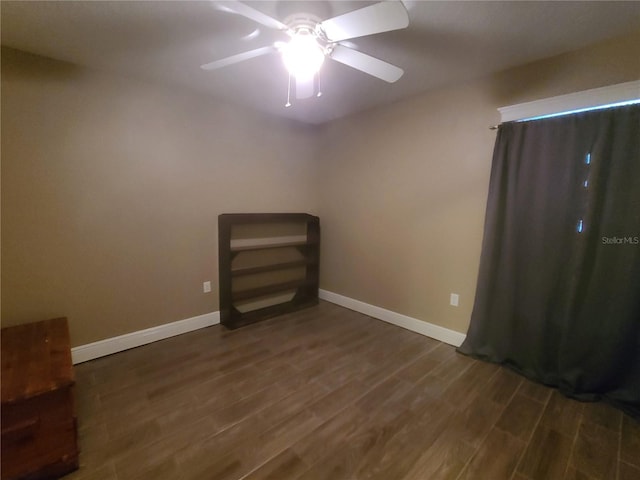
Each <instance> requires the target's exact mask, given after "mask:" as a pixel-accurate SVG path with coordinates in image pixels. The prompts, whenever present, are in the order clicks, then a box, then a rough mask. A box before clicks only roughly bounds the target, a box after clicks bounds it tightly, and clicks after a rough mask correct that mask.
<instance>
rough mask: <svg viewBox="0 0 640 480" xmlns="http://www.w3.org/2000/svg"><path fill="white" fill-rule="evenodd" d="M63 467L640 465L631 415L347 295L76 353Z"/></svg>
mask: <svg viewBox="0 0 640 480" xmlns="http://www.w3.org/2000/svg"><path fill="white" fill-rule="evenodd" d="M76 373H77V390H76V391H77V399H78V417H79V434H80V448H81V455H80V464H81V467H80V470H79V471H77V472H75V473H73V474H71V475H69V476H67V477H65V478H66V479H68V480H88V479H100V480H116V479H117V480H140V479H154V480H162V479H172V480H173V479H183V480H191V479H193V480H196V479H197V480H207V479H212V480H233V479H247V480H248V479H251V480H258V479H260V480H265V479H274V480H288V479H291V480H293V479H305V480H307V479H308V480H320V479H331V480H339V479H365V478H366V479H380V480H400V479H406V480H425V479H480V480H485V479H486V480H500V479H514V480H538V479H541V480H553V479H559V480H563V479H566V480H569V479H571V480H578V479H584V480H598V479H602V480H628V479H639V478H640V425H639V424H638V423H637V422H636V421H634V420H632V419H631V418H629V417H627V416H625V415H624V414H622V413H621V412H620V411H618V410H616V409H613V408H611V407H610V406H608V405H606V404H603V403H595V404H586V403H579V402H576V401H574V400H570V399H567V398H565V397H563V396H562V395H560V394H558V393H557V392H556V391H554V390H553V389H550V388H547V387H544V386H541V385H538V384H535V383H532V382H530V381H528V380H526V379H523V378H521V377H520V376H518V375H516V374H515V373H513V372H511V371H510V370H508V369H505V368H501V367H498V366H495V365H492V364H488V363H484V362H480V361H476V360H473V359H470V358H468V357H465V356H462V355H459V354H457V353H456V352H455V349H454V348H453V347H451V346H449V345H446V344H443V343H440V342H438V341H435V340H432V339H430V338H427V337H423V336H421V335H418V334H415V333H412V332H409V331H407V330H403V329H401V328H398V327H395V326H393V325H389V324H386V323H384V322H381V321H378V320H375V319H372V318H369V317H367V316H365V315H361V314H359V313H356V312H352V311H350V310H346V309H343V308H341V307H338V306H335V305H332V304H329V303H325V302H321V303H320V305H319V306H317V307H313V308H310V309H307V310H304V311H300V312H296V313H293V314H289V315H286V316H282V317H279V318H274V319H271V320H269V321H266V322H262V323H258V324H255V325H251V326H248V327H245V328H242V329H239V330H235V331H228V330H225V329H224V328H223V327H221V326H219V325H218V326H215V327H210V328H206V329H203V330H199V331H196V332H192V333H188V334H185V335H181V336H178V337H174V338H171V339H168V340H164V341H161V342H156V343H153V344H150V345H147V346H144V347H140V348H136V349H133V350H129V351H126V352H122V353H119V354H116V355H112V356H110V357H105V358H101V359H97V360H94V361H91V362H87V363H84V364H81V365H78V366H77V367H76Z"/></svg>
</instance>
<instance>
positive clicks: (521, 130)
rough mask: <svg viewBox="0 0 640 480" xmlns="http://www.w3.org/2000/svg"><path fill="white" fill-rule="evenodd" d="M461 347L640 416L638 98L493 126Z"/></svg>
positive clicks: (576, 395) (567, 391) (574, 394)
mask: <svg viewBox="0 0 640 480" xmlns="http://www.w3.org/2000/svg"><path fill="white" fill-rule="evenodd" d="M459 351H460V352H461V353H464V354H468V355H472V356H474V357H477V358H481V359H485V360H488V361H492V362H497V363H501V364H505V365H508V366H510V367H511V368H513V369H515V370H517V371H519V372H521V373H522V374H524V375H525V376H527V377H529V378H531V379H534V380H537V381H539V382H542V383H544V384H547V385H551V386H556V387H558V388H559V389H560V390H561V391H562V392H563V393H565V394H566V395H569V396H572V397H574V398H578V399H582V400H597V399H600V398H604V399H605V400H607V401H609V402H611V403H613V404H615V405H617V406H618V407H620V408H622V409H624V410H625V411H627V412H628V413H630V414H631V415H633V416H635V417H640V105H631V106H624V107H616V108H609V109H603V110H594V111H589V112H583V113H578V114H569V115H564V116H560V117H555V118H547V119H540V120H532V121H527V122H513V123H506V124H503V125H502V126H501V127H500V129H499V131H498V137H497V140H496V145H495V149H494V154H493V164H492V170H491V181H490V187H489V197H488V200H487V213H486V218H485V231H484V239H483V245H482V255H481V260H480V271H479V275H478V286H477V290H476V298H475V304H474V308H473V314H472V318H471V324H470V327H469V331H468V334H467V338H466V340H465V342H464V343H463V344H462V346H461V347H460V348H459Z"/></svg>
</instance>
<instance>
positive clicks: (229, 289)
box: [218, 213, 320, 329]
mask: <svg viewBox="0 0 640 480" xmlns="http://www.w3.org/2000/svg"><path fill="white" fill-rule="evenodd" d="M278 226H293V227H295V228H298V229H303V230H304V235H285V236H278V237H274V238H270V237H265V236H263V235H260V236H258V237H256V238H252V237H246V236H244V235H241V236H240V237H238V236H237V235H236V233H237V230H238V229H245V234H246V229H247V228H249V230H251V229H254V231H259V230H260V228H266V229H267V230H269V229H270V228H275V227H278ZM292 250H293V251H295V252H296V253H295V254H296V255H297V257H298V258H286V259H284V260H282V259H275V260H273V259H270V258H269V256H270V252H275V251H280V252H284V253H287V252H286V251H288V253H292V252H291V251H292ZM249 252H252V253H251V255H252V259H253V260H256V258H258V259H259V261H258V262H257V263H253V264H249V265H234V263H237V260H238V259H239V258H240V257H241V256H243V255H245V254H247V253H249ZM261 257H262V258H261ZM319 261H320V219H319V218H318V217H316V216H314V215H309V214H306V213H233V214H229V213H227V214H222V215H219V216H218V267H219V290H220V322H221V323H222V324H223V325H224V326H225V327H227V328H231V329H233V328H238V327H241V326H243V325H247V324H250V323H254V322H257V321H260V320H264V319H266V318H271V317H274V316H277V315H281V314H284V313H288V312H292V311H295V310H299V309H301V308H306V307H309V306H312V305H316V304H317V303H318V285H319ZM296 274H297V275H296ZM279 275H284V276H285V278H279ZM287 275H293V276H294V277H295V278H288V277H287ZM245 281H246V282H249V286H246V285H245V286H243V285H242V282H245ZM251 282H253V283H255V284H253V283H251ZM287 292H289V293H290V296H291V295H292V297H291V298H290V299H289V300H286V301H278V299H277V297H274V295H276V294H282V293H287ZM271 300H273V301H277V303H274V304H270V303H269V302H270V301H271ZM251 301H257V302H266V305H265V306H261V307H258V308H255V309H250V310H248V311H241V308H240V304H242V303H243V302H244V304H245V305H246V304H247V303H250V302H251Z"/></svg>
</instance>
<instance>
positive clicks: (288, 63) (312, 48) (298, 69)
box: [200, 1, 409, 107]
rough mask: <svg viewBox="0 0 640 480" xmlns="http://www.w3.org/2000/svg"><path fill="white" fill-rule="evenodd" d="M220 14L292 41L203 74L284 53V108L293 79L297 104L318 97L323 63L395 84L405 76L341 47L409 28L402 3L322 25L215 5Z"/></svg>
mask: <svg viewBox="0 0 640 480" xmlns="http://www.w3.org/2000/svg"><path fill="white" fill-rule="evenodd" d="M213 3H214V4H215V5H216V6H217V7H219V8H220V9H222V10H225V11H228V12H233V13H236V14H238V15H242V16H244V17H246V18H249V19H251V20H253V21H255V22H257V23H259V24H261V25H264V26H265V27H269V28H271V29H275V30H280V31H282V32H283V33H285V34H286V35H288V37H289V39H288V41H287V42H284V41H282V42H275V43H274V44H273V45H268V46H264V47H260V48H256V49H254V50H249V51H246V52H243V53H239V54H237V55H232V56H230V57H226V58H223V59H220V60H216V61H214V62H210V63H206V64H204V65H201V66H200V68H202V69H203V70H216V69H218V68H222V67H226V66H228V65H233V64H235V63H239V62H243V61H245V60H250V59H252V58H255V57H259V56H262V55H268V54H271V53H280V55H281V56H282V60H283V62H284V64H285V67H286V68H287V70H288V71H289V92H288V97H287V104H286V106H287V107H288V106H290V105H291V102H290V98H289V96H290V91H291V77H293V78H294V80H295V93H296V98H308V97H310V96H312V95H313V94H314V93H315V95H316V96H320V95H321V92H320V89H319V75H318V74H319V71H320V67H321V66H322V64H323V62H324V60H325V58H327V57H328V58H330V59H332V60H335V61H337V62H340V63H342V64H344V65H347V66H349V67H351V68H355V69H356V70H360V71H362V72H364V73H367V74H369V75H372V76H374V77H377V78H379V79H382V80H384V81H386V82H389V83H393V82H396V81H397V80H398V79H400V77H402V75H403V73H404V71H403V70H402V69H401V68H399V67H397V66H395V65H392V64H390V63H387V62H385V61H383V60H380V59H378V58H375V57H372V56H371V55H367V54H366V53H362V52H360V51H358V50H355V49H353V48H351V46H347V45H346V44H344V43H341V42H343V41H345V40H350V39H353V38H357V37H363V36H365V35H373V34H376V33H382V32H388V31H391V30H399V29H402V28H406V27H407V26H409V15H408V13H407V10H406V8H405V7H404V5H403V4H402V2H400V1H384V2H380V3H375V4H373V5H370V6H367V7H364V8H360V9H358V10H354V11H352V12H348V13H345V14H343V15H338V16H337V17H333V18H329V19H328V20H321V19H320V18H318V17H317V16H315V15H313V14H310V13H304V12H300V13H295V14H293V15H288V16H287V18H285V19H284V20H283V21H282V22H281V21H280V20H277V19H276V18H273V17H271V16H269V15H267V14H265V13H263V12H261V11H259V10H256V9H255V8H253V7H250V6H249V5H246V4H244V3H242V2H238V1H214V2H213Z"/></svg>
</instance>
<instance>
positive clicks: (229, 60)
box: [200, 46, 277, 70]
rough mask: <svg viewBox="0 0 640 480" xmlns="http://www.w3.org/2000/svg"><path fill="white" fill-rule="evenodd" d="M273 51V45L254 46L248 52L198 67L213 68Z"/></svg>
mask: <svg viewBox="0 0 640 480" xmlns="http://www.w3.org/2000/svg"><path fill="white" fill-rule="evenodd" d="M275 51H277V50H276V48H275V47H273V46H270V47H261V48H256V49H255V50H249V51H248V52H243V53H239V54H237V55H232V56H230V57H226V58H222V59H220V60H216V61H215V62H211V63H205V64H204V65H200V68H201V69H202V70H215V69H217V68H222V67H226V66H227V65H233V64H234V63H239V62H244V61H245V60H249V59H251V58H255V57H260V56H261V55H267V54H269V53H273V52H275Z"/></svg>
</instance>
